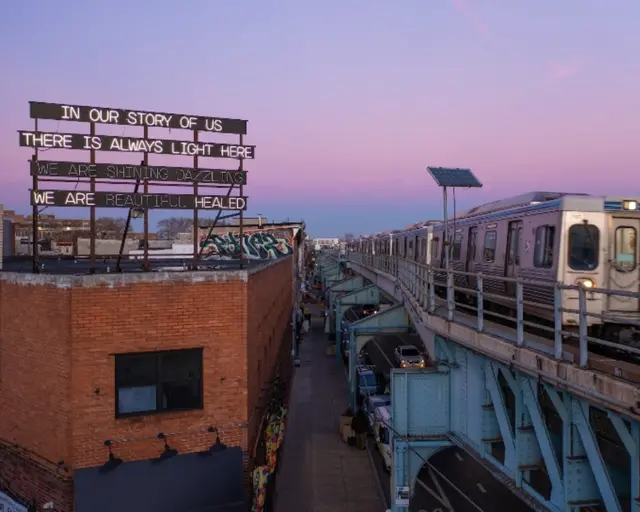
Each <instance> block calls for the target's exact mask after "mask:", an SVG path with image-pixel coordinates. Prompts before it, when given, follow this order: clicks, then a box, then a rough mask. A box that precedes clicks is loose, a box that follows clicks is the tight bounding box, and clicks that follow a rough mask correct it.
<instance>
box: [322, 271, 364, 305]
mask: <svg viewBox="0 0 640 512" xmlns="http://www.w3.org/2000/svg"><path fill="white" fill-rule="evenodd" d="M361 288H364V278H363V277H362V276H356V277H352V278H350V279H343V280H342V281H338V282H337V283H332V284H331V286H329V287H328V288H327V293H326V295H327V306H328V307H329V310H330V311H332V310H333V305H334V302H335V299H336V297H337V296H338V295H339V294H341V293H345V292H353V291H355V290H359V289H361Z"/></svg>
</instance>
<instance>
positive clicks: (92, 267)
mask: <svg viewBox="0 0 640 512" xmlns="http://www.w3.org/2000/svg"><path fill="white" fill-rule="evenodd" d="M89 133H90V135H91V137H93V136H94V135H95V134H96V123H93V122H92V123H91V124H89ZM89 162H90V163H92V164H95V163H96V152H95V150H93V149H92V150H91V151H90V152H89ZM89 187H90V190H91V192H95V191H96V179H95V178H94V177H91V179H90V182H89ZM89 231H90V234H89V273H91V274H95V273H96V207H95V206H91V207H90V209H89Z"/></svg>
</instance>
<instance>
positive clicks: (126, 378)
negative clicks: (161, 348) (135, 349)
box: [116, 354, 158, 387]
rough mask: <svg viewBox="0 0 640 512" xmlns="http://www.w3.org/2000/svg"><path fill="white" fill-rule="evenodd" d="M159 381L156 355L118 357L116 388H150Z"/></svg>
mask: <svg viewBox="0 0 640 512" xmlns="http://www.w3.org/2000/svg"><path fill="white" fill-rule="evenodd" d="M157 381H158V358H157V356H156V355H155V354H144V355H131V354H125V355H118V356H116V386H118V387H120V386H122V387H137V386H149V385H155V384H156V382H157Z"/></svg>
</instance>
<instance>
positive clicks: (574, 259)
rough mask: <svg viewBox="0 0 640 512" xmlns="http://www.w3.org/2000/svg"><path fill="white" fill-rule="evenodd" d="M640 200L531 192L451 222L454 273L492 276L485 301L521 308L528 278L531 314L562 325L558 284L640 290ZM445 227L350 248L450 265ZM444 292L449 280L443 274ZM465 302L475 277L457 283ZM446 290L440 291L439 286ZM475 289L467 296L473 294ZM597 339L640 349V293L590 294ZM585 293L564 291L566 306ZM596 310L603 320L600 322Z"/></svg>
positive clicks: (430, 225) (423, 227) (573, 321)
mask: <svg viewBox="0 0 640 512" xmlns="http://www.w3.org/2000/svg"><path fill="white" fill-rule="evenodd" d="M639 204H640V198H636V199H629V198H617V197H597V196H591V195H586V194H567V193H559V192H531V193H528V194H523V195H519V196H516V197H511V198H508V199H502V200H499V201H494V202H491V203H487V204H483V205H480V206H476V207H474V208H472V209H470V210H469V211H467V212H465V213H463V214H460V215H455V216H454V218H452V219H449V221H448V232H449V240H450V243H449V245H448V246H449V250H450V253H449V254H450V267H451V269H452V270H454V271H460V272H464V273H470V274H477V273H482V275H483V291H484V292H486V293H488V294H491V298H490V299H489V298H485V305H486V304H487V303H488V302H490V303H493V305H498V306H502V307H508V308H513V307H514V305H513V304H514V302H513V299H514V298H515V294H516V284H515V282H514V281H506V280H505V279H504V278H505V277H506V278H514V279H521V280H522V282H523V299H524V301H525V310H524V312H525V314H527V315H530V316H532V317H537V318H540V319H543V320H547V321H549V322H553V320H554V310H553V307H550V306H552V305H553V303H554V289H553V284H554V283H563V284H566V285H580V286H583V287H584V288H586V289H587V290H588V289H593V288H600V289H610V290H614V291H622V292H640V268H639V267H638V242H637V233H638V230H639V229H640V207H639ZM443 239H444V224H443V223H442V222H441V221H427V222H423V223H419V224H417V225H414V226H410V227H408V228H406V229H404V230H396V231H391V232H386V233H378V234H375V235H371V236H366V237H361V238H359V239H356V240H354V241H353V242H352V243H351V245H350V250H352V251H358V252H363V253H368V254H377V255H390V256H396V257H398V258H402V259H406V260H410V261H415V262H418V263H421V264H425V265H431V266H432V267H433V268H434V269H442V268H444V266H445V262H444V255H445V252H444V250H443V243H442V241H443ZM435 282H436V290H437V291H438V292H439V294H442V291H443V289H442V285H444V284H445V281H444V276H443V275H442V274H440V275H439V277H436V279H435ZM454 282H455V287H456V289H457V290H461V291H457V292H456V298H457V300H463V301H467V302H473V301H474V300H475V295H474V294H473V292H471V291H470V290H475V289H476V288H477V278H476V277H475V276H474V275H460V274H457V275H456V276H455V278H454ZM439 285H440V286H439ZM465 290H466V292H465ZM586 298H587V309H588V313H589V314H590V315H589V316H587V324H588V329H589V335H591V336H594V337H598V338H600V339H609V340H615V341H620V340H624V343H625V344H627V345H633V346H636V347H638V348H640V327H639V326H640V299H639V298H638V296H635V297H633V296H629V295H627V296H623V295H606V294H602V293H598V292H597V291H596V292H593V293H587V297H586ZM578 300H579V299H578V292H577V291H576V290H564V291H563V292H562V302H563V308H566V309H569V310H575V311H577V310H578V308H579V306H578ZM591 314H595V315H600V316H592V315H591ZM562 324H563V329H564V330H566V331H576V330H577V329H578V325H579V315H578V314H577V313H572V312H563V313H562Z"/></svg>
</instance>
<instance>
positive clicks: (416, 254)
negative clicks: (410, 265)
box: [413, 235, 420, 261]
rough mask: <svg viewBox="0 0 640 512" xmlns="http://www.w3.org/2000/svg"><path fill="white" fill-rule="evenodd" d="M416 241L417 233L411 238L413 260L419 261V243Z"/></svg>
mask: <svg viewBox="0 0 640 512" xmlns="http://www.w3.org/2000/svg"><path fill="white" fill-rule="evenodd" d="M419 243H420V242H419V241H418V235H416V236H415V238H414V240H413V261H420V245H419Z"/></svg>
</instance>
